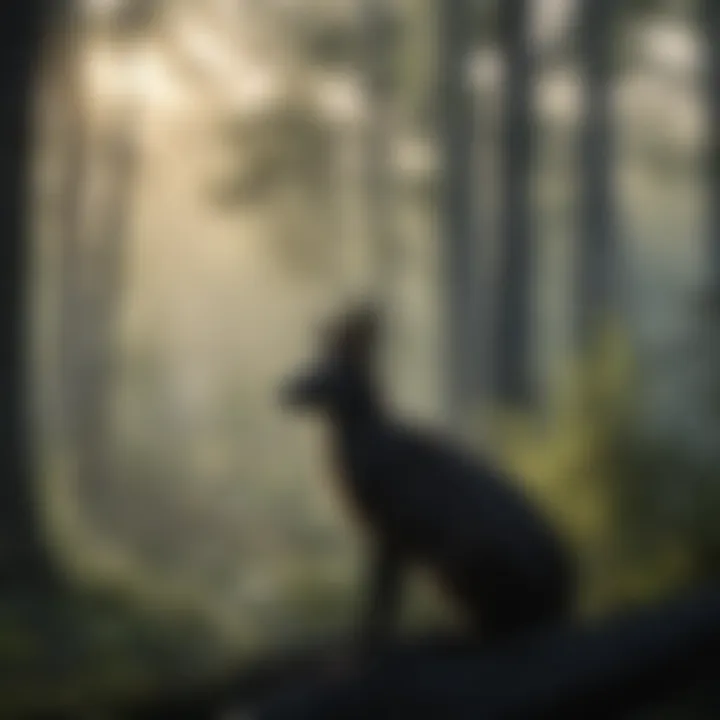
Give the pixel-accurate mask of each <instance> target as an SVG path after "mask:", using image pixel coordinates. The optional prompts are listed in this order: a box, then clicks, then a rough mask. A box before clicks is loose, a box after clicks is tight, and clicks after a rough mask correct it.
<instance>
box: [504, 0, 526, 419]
mask: <svg viewBox="0 0 720 720" xmlns="http://www.w3.org/2000/svg"><path fill="white" fill-rule="evenodd" d="M529 6H530V3H529V2H528V1H527V0H503V2H502V3H500V7H499V18H498V21H499V31H500V37H501V42H502V45H503V50H504V52H505V63H506V64H505V67H506V71H505V98H504V115H503V126H502V127H503V130H502V132H503V137H502V153H503V158H502V164H503V167H502V188H503V198H502V210H501V218H500V242H501V247H500V257H499V268H498V283H499V287H498V299H497V302H498V310H497V313H498V314H497V319H496V328H495V329H496V343H495V350H496V355H495V372H494V376H495V388H494V389H495V391H496V393H497V395H498V399H499V400H500V401H501V402H503V403H506V404H510V405H523V404H527V403H528V402H530V401H531V400H532V398H533V394H534V388H533V377H532V373H533V365H534V363H533V357H532V356H531V349H532V342H531V335H530V334H531V330H532V310H533V293H532V284H533V283H532V272H533V266H534V251H535V248H534V242H533V237H532V220H531V212H532V211H531V197H530V180H531V170H532V118H531V80H532V78H531V69H532V58H531V48H530V38H529V30H530V27H529V26H530V23H529V12H528V11H529Z"/></svg>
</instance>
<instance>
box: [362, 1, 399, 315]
mask: <svg viewBox="0 0 720 720" xmlns="http://www.w3.org/2000/svg"><path fill="white" fill-rule="evenodd" d="M363 8H364V14H365V17H364V20H365V42H366V47H365V58H366V62H367V67H366V72H367V91H368V98H369V108H370V118H369V125H368V129H367V130H368V136H367V147H366V152H367V155H366V163H367V165H366V172H367V176H366V177H367V194H368V214H369V218H370V222H369V229H370V234H371V242H372V243H373V248H374V253H373V257H372V263H373V267H372V273H373V279H374V282H375V292H376V296H377V297H378V299H379V301H380V302H382V303H383V304H384V305H386V306H387V305H388V304H389V303H390V300H391V298H390V293H391V290H392V284H393V279H394V276H395V273H394V271H395V267H396V257H395V250H396V248H395V242H394V232H393V231H394V223H393V198H392V194H393V190H394V184H393V182H392V178H391V176H390V173H391V171H392V167H391V165H390V163H389V153H390V150H391V148H390V133H391V123H392V118H391V115H390V112H389V110H390V83H391V82H392V73H393V67H392V56H391V52H390V50H391V47H390V42H389V40H390V38H389V29H390V22H391V20H390V17H389V15H388V13H389V11H388V8H387V3H386V2H384V1H383V0H366V1H365V2H364V4H363Z"/></svg>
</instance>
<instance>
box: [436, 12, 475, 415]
mask: <svg viewBox="0 0 720 720" xmlns="http://www.w3.org/2000/svg"><path fill="white" fill-rule="evenodd" d="M439 13H440V17H439V18H438V21H439V25H440V44H439V48H438V53H439V74H438V85H439V98H438V103H439V118H438V119H439V140H440V147H441V157H442V163H443V186H442V188H441V194H440V223H441V232H440V242H441V243H442V247H441V257H442V264H443V267H442V273H443V274H442V278H441V282H442V284H443V290H444V293H445V303H444V304H445V313H444V314H443V318H444V327H445V331H446V332H445V335H444V342H445V361H444V372H445V376H446V378H445V379H446V385H445V392H444V394H445V396H446V399H447V403H448V414H449V416H450V420H451V421H452V422H457V423H459V422H462V420H463V419H464V415H465V412H466V411H467V410H468V409H469V407H468V402H469V400H470V399H471V398H472V391H473V389H474V388H475V387H476V382H477V380H478V376H479V373H480V370H479V368H478V367H476V364H475V362H474V358H473V355H474V350H475V349H476V347H475V346H476V343H475V339H476V338H477V333H478V331H479V328H477V327H476V326H475V325H476V322H475V321H476V319H477V317H478V313H477V309H478V308H477V307H476V304H477V299H478V293H477V292H476V290H477V280H478V273H477V259H476V252H477V242H476V238H475V229H476V228H475V223H474V209H475V202H474V201H475V198H474V188H473V176H474V173H473V136H474V132H473V130H474V128H473V101H472V94H471V92H470V83H469V73H468V61H469V55H470V49H471V39H472V26H471V22H470V21H471V13H470V7H469V3H468V1H467V0H446V1H445V2H443V3H441V4H440V9H439Z"/></svg>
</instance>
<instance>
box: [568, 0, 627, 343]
mask: <svg viewBox="0 0 720 720" xmlns="http://www.w3.org/2000/svg"><path fill="white" fill-rule="evenodd" d="M616 7H617V6H616V4H615V2H614V0H605V1H604V2H597V1H596V0H584V1H583V3H582V6H581V9H580V34H579V39H580V53H581V57H582V65H583V71H584V80H585V87H586V91H585V92H586V99H585V118H584V123H583V128H582V136H581V163H582V167H581V173H582V190H581V204H580V227H579V243H580V245H579V249H578V264H577V274H576V282H577V287H576V293H575V314H574V315H575V318H574V319H575V335H576V339H577V344H578V346H579V348H580V349H581V350H584V348H585V346H586V345H587V343H588V342H590V341H591V340H592V338H593V337H594V335H595V334H596V332H597V331H598V330H599V324H600V323H602V322H603V321H604V320H605V319H606V314H607V313H608V312H609V311H610V310H611V304H612V299H613V294H614V292H613V291H614V290H615V287H614V282H615V277H614V269H615V267H616V254H617V245H616V239H615V236H614V227H615V222H614V217H615V214H614V208H613V200H612V190H611V188H612V178H611V172H612V161H611V155H612V151H613V143H612V129H611V124H612V121H611V109H610V98H609V95H610V81H611V63H612V51H613V28H614V19H615V10H616Z"/></svg>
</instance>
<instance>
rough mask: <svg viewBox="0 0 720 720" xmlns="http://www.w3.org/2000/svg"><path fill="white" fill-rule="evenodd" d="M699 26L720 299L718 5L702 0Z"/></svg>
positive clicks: (714, 275)
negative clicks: (704, 60) (703, 53)
mask: <svg viewBox="0 0 720 720" xmlns="http://www.w3.org/2000/svg"><path fill="white" fill-rule="evenodd" d="M702 5H703V11H704V12H703V18H702V25H703V28H704V32H705V37H706V44H707V58H708V61H707V62H708V66H707V101H708V111H709V112H708V115H709V122H708V128H709V133H710V136H709V138H708V155H707V163H708V182H709V193H708V197H709V203H708V210H709V219H708V235H707V237H708V244H709V248H708V264H709V266H710V284H711V292H712V294H713V296H714V297H715V300H716V302H717V301H718V299H720V39H719V38H720V3H718V2H717V0H703V3H702Z"/></svg>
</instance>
